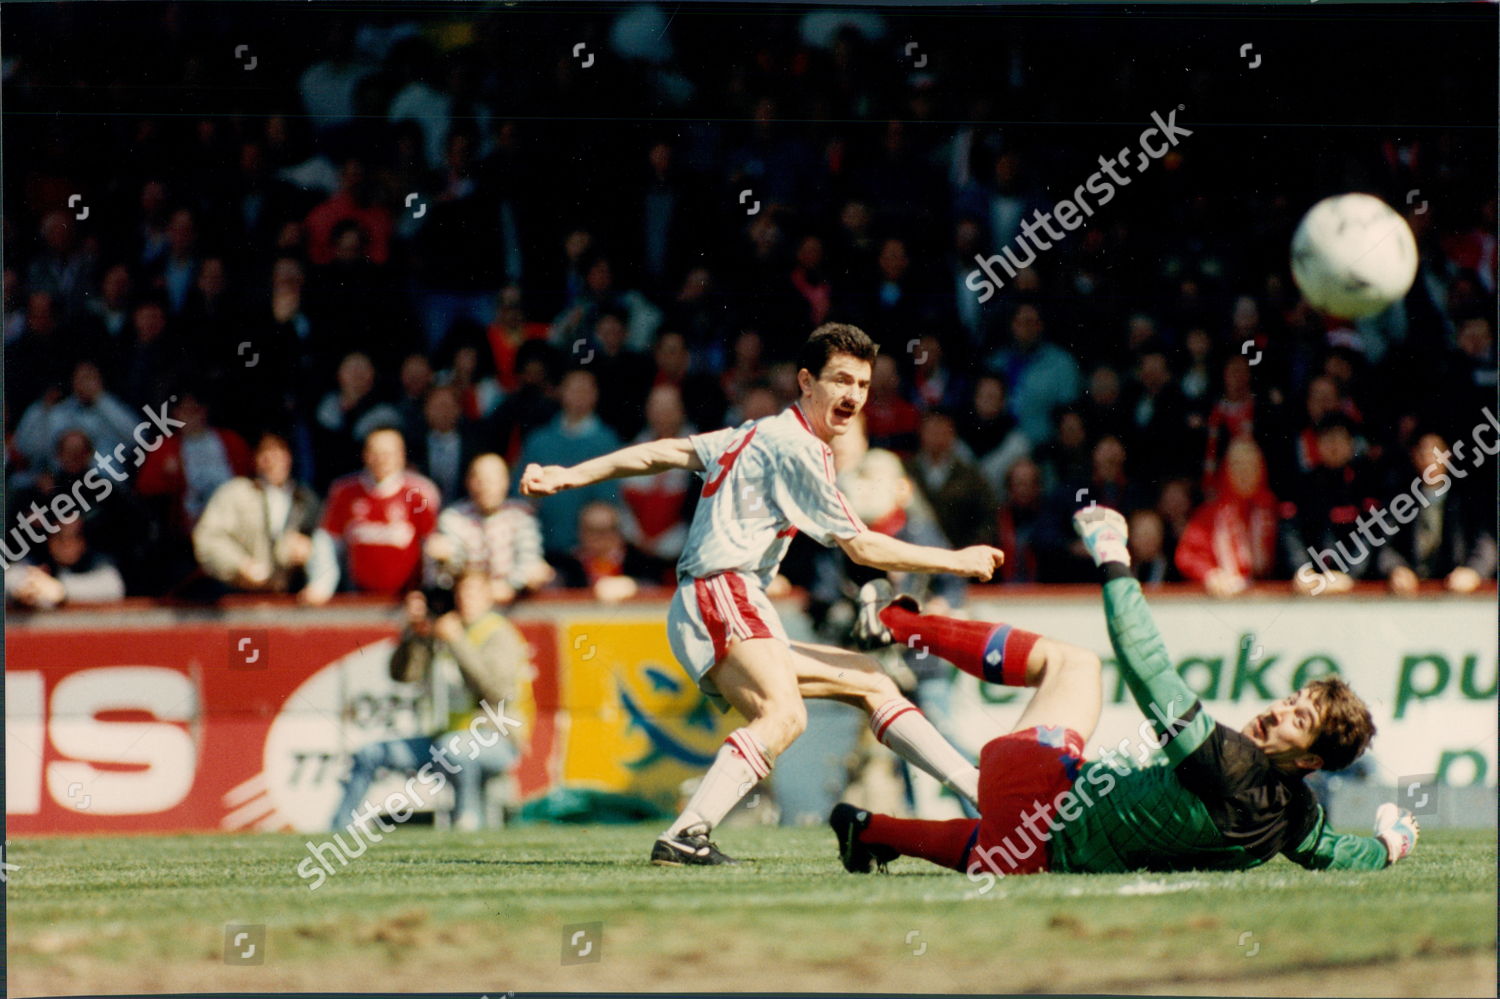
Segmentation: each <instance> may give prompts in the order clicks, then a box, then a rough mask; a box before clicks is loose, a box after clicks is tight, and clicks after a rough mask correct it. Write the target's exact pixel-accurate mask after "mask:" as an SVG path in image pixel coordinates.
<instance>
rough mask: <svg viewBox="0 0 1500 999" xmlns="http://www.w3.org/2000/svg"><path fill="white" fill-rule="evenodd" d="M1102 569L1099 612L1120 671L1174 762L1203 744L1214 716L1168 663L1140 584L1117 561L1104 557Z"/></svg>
mask: <svg viewBox="0 0 1500 999" xmlns="http://www.w3.org/2000/svg"><path fill="white" fill-rule="evenodd" d="M1116 569H1118V571H1116ZM1105 574H1106V576H1108V577H1110V578H1108V579H1107V580H1106V582H1105V584H1104V617H1105V621H1106V624H1107V625H1108V627H1109V640H1110V644H1111V645H1113V646H1114V650H1115V661H1116V662H1117V663H1118V664H1119V669H1120V675H1121V676H1122V677H1123V678H1124V680H1125V686H1126V688H1127V689H1129V691H1130V696H1131V697H1133V698H1134V699H1135V703H1136V704H1137V705H1139V706H1140V709H1141V711H1142V713H1144V714H1145V716H1146V718H1147V719H1149V720H1150V722H1151V727H1152V728H1153V729H1154V730H1155V731H1156V737H1157V739H1158V740H1160V741H1161V742H1162V747H1161V748H1162V751H1163V752H1164V753H1165V754H1166V756H1167V759H1168V760H1169V761H1170V762H1171V765H1172V766H1174V767H1175V766H1176V765H1177V764H1179V763H1181V762H1182V761H1183V760H1185V759H1187V757H1188V756H1190V755H1192V753H1193V751H1194V750H1195V749H1197V748H1198V747H1199V746H1201V745H1203V742H1204V740H1206V739H1207V738H1208V736H1209V734H1210V733H1211V732H1212V731H1213V729H1214V720H1213V719H1212V718H1210V717H1209V715H1208V712H1206V711H1204V710H1203V702H1202V701H1200V700H1199V699H1198V695H1197V694H1195V693H1193V691H1192V688H1191V687H1189V686H1188V685H1187V684H1186V683H1184V682H1183V680H1182V677H1180V676H1178V675H1177V670H1175V669H1173V668H1172V659H1171V657H1170V656H1169V655H1168V654H1167V646H1166V643H1165V642H1163V641H1162V637H1161V633H1160V632H1159V631H1157V630H1156V622H1155V621H1153V620H1152V618H1151V611H1150V609H1149V608H1148V607H1147V606H1146V598H1145V596H1144V595H1143V594H1142V593H1141V584H1140V583H1139V582H1137V581H1136V580H1135V578H1134V577H1132V576H1131V575H1130V570H1129V569H1127V568H1126V567H1125V566H1123V565H1120V564H1119V563H1107V568H1106V569H1105Z"/></svg>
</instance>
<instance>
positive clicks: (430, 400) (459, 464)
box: [411, 385, 484, 503]
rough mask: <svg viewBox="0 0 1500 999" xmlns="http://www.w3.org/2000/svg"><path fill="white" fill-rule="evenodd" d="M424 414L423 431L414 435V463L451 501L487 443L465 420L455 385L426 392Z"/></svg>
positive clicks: (457, 493)
mask: <svg viewBox="0 0 1500 999" xmlns="http://www.w3.org/2000/svg"><path fill="white" fill-rule="evenodd" d="M422 413H423V424H422V431H421V433H419V434H418V435H417V436H416V437H413V438H411V442H412V446H411V464H412V466H413V467H414V468H416V470H417V471H419V472H421V473H422V474H423V475H426V476H427V477H428V478H429V479H431V480H432V481H433V483H434V484H435V485H436V486H437V487H438V493H439V494H441V496H442V497H443V502H444V503H451V502H453V501H454V500H455V499H457V498H458V496H459V491H460V488H461V486H462V484H463V479H464V470H465V469H466V468H468V467H469V463H470V462H471V461H473V460H474V458H475V457H476V456H477V455H478V454H479V453H480V452H481V451H482V450H483V449H484V445H483V443H482V442H481V440H480V435H479V434H478V433H477V432H476V431H475V429H474V428H473V426H471V425H470V424H469V422H468V421H467V420H465V419H464V413H463V407H462V402H461V401H460V397H459V393H458V389H457V388H455V387H454V386H452V385H436V386H434V387H433V388H432V389H431V390H430V391H429V392H428V393H427V400H426V402H425V403H424V404H423V407H422Z"/></svg>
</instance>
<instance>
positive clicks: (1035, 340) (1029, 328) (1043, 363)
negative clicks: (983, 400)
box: [987, 302, 1080, 444]
mask: <svg viewBox="0 0 1500 999" xmlns="http://www.w3.org/2000/svg"><path fill="white" fill-rule="evenodd" d="M1044 333H1045V325H1044V324H1043V322H1042V314H1041V312H1040V311H1039V310H1038V309H1037V307H1036V306H1035V305H1032V304H1031V303H1029V302H1023V303H1022V304H1020V305H1018V306H1016V310H1015V312H1014V313H1013V314H1012V315H1011V320H1010V337H1011V343H1010V346H1008V347H1005V348H1003V349H1001V350H999V351H996V352H995V353H994V354H993V355H992V356H991V357H990V358H989V360H988V362H987V364H988V367H989V370H990V371H991V372H993V373H995V374H998V375H1000V376H1001V377H1002V378H1004V379H1005V384H1006V385H1008V386H1010V400H1011V411H1012V412H1014V413H1015V414H1016V419H1017V420H1018V421H1019V422H1020V425H1021V431H1022V432H1023V433H1025V434H1026V437H1027V438H1028V439H1029V440H1030V441H1031V442H1032V443H1033V444H1044V443H1046V442H1047V441H1049V440H1051V439H1052V411H1053V408H1054V407H1056V406H1060V405H1066V404H1068V403H1071V402H1073V401H1074V400H1075V399H1077V398H1078V393H1079V388H1080V386H1079V374H1078V362H1076V361H1074V360H1073V358H1072V356H1071V355H1069V354H1068V352H1067V351H1065V350H1063V349H1062V348H1061V347H1057V346H1055V345H1053V344H1050V343H1048V342H1046V340H1045V339H1044Z"/></svg>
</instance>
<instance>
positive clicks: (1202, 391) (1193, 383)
mask: <svg viewBox="0 0 1500 999" xmlns="http://www.w3.org/2000/svg"><path fill="white" fill-rule="evenodd" d="M1182 346H1183V352H1184V354H1185V355H1186V362H1187V363H1186V365H1185V366H1184V369H1183V372H1182V377H1181V378H1179V379H1178V380H1177V383H1178V385H1179V386H1180V387H1181V389H1182V397H1183V400H1184V401H1185V402H1186V404H1187V409H1188V413H1189V414H1190V415H1191V416H1192V417H1195V418H1197V419H1200V420H1201V419H1203V418H1205V417H1206V416H1207V415H1208V410H1209V407H1210V406H1211V405H1213V395H1212V393H1213V389H1214V384H1215V383H1214V371H1213V351H1214V341H1213V338H1212V337H1210V336H1209V335H1208V330H1206V329H1204V328H1203V327H1201V326H1194V327H1192V328H1191V329H1189V330H1188V331H1187V334H1186V335H1185V336H1184V337H1183V340H1182ZM1237 356H1240V357H1243V356H1244V355H1243V354H1241V355H1237ZM1247 363H1248V362H1247ZM1227 394H1228V393H1227V392H1226V395H1227Z"/></svg>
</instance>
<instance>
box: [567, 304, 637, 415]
mask: <svg viewBox="0 0 1500 999" xmlns="http://www.w3.org/2000/svg"><path fill="white" fill-rule="evenodd" d="M625 338H626V333H625V317H624V316H623V315H622V314H621V313H619V312H614V311H604V312H601V313H600V314H599V321H598V322H596V323H595V324H594V339H593V342H594V346H592V347H590V348H589V354H585V355H584V356H583V357H582V358H579V359H578V360H580V362H581V363H583V364H585V365H586V366H587V367H588V368H589V369H590V370H591V371H593V373H594V378H595V379H596V384H598V386H599V418H600V419H601V420H603V421H604V423H605V425H607V426H608V427H609V428H610V429H611V430H613V431H614V432H615V433H616V434H618V435H619V436H620V438H621V439H630V438H633V437H635V435H636V434H638V433H640V430H641V424H642V422H643V414H642V412H641V409H642V405H643V404H644V402H645V400H646V393H647V392H649V391H650V390H651V374H652V368H653V364H652V361H651V358H650V357H649V356H648V355H647V354H645V353H643V352H641V351H637V350H631V349H630V348H629V347H627V346H626V345H625ZM590 354H592V355H593V356H590Z"/></svg>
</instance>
